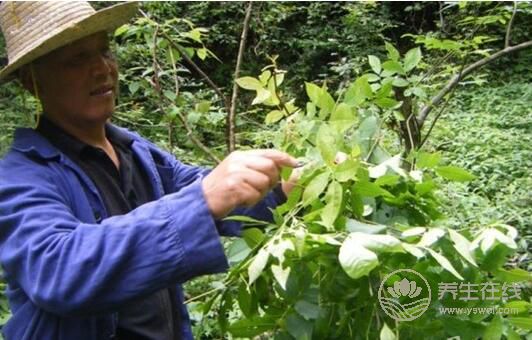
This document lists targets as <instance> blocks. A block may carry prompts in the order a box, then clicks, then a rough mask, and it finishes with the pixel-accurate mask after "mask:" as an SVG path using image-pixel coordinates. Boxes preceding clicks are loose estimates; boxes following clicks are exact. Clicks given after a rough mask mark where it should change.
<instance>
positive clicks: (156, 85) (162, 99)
mask: <svg viewBox="0 0 532 340" xmlns="http://www.w3.org/2000/svg"><path fill="white" fill-rule="evenodd" d="M158 32H159V25H156V26H155V31H154V35H153V48H152V59H153V71H154V72H153V82H152V83H151V84H152V86H153V88H154V90H155V92H157V95H158V96H159V99H160V100H158V101H157V105H158V106H159V110H161V112H162V113H163V114H165V115H166V110H165V109H164V107H163V105H162V103H163V102H169V100H168V98H166V97H165V96H164V94H163V91H162V88H161V81H160V78H159V63H158V61H157V34H158ZM176 91H177V90H176ZM169 104H170V105H174V103H171V102H170V103H169ZM176 116H177V117H178V119H179V120H180V121H181V124H183V127H184V128H185V130H186V131H187V136H188V138H190V140H191V141H192V143H194V144H195V145H196V146H197V147H198V148H200V149H201V150H202V151H203V152H205V154H206V155H207V156H208V157H209V158H211V159H212V160H213V161H215V162H216V163H219V162H220V159H219V158H218V157H216V155H215V154H214V153H213V152H212V151H211V150H210V149H209V148H208V147H207V146H206V145H205V144H203V143H202V142H201V141H200V140H199V139H198V138H197V137H196V136H195V135H194V134H193V131H192V128H191V127H190V125H189V124H188V122H187V119H186V117H185V116H183V114H182V113H181V112H179V111H176ZM169 124H170V125H169V143H170V144H172V136H171V133H172V130H173V127H172V125H171V124H172V121H170V122H169Z"/></svg>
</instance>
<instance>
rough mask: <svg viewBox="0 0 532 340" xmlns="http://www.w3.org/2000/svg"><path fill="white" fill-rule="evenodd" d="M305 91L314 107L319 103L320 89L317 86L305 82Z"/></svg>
mask: <svg viewBox="0 0 532 340" xmlns="http://www.w3.org/2000/svg"><path fill="white" fill-rule="evenodd" d="M305 90H306V91H307V96H308V97H309V99H310V101H311V102H313V103H314V104H315V105H316V106H318V103H319V101H320V95H321V88H320V87H319V86H318V85H315V84H312V83H307V82H305Z"/></svg>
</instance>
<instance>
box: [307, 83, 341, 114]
mask: <svg viewBox="0 0 532 340" xmlns="http://www.w3.org/2000/svg"><path fill="white" fill-rule="evenodd" d="M305 89H306V91H307V95H308V97H309V99H310V101H311V102H313V103H314V104H315V105H316V106H317V107H319V108H320V109H322V111H323V114H324V115H327V114H329V113H330V112H331V111H332V110H333V108H334V105H335V102H334V99H333V97H332V96H331V95H330V94H329V93H328V92H327V90H326V89H323V88H321V87H319V86H317V85H315V84H312V83H307V82H306V83H305Z"/></svg>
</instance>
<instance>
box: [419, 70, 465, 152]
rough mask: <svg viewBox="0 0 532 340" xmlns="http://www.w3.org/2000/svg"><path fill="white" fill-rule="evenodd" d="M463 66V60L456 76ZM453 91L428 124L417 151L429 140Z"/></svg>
mask: <svg viewBox="0 0 532 340" xmlns="http://www.w3.org/2000/svg"><path fill="white" fill-rule="evenodd" d="M464 66H465V60H464V63H462V67H461V68H460V71H459V72H458V74H460V73H462V71H463V70H464ZM454 90H456V86H455V87H453V88H452V89H451V91H450V92H449V97H448V98H447V100H446V101H445V102H444V103H443V105H442V106H441V108H440V110H439V111H438V113H437V114H436V117H434V120H433V121H432V123H431V124H430V127H429V131H427V134H426V135H425V137H423V140H422V141H421V143H419V146H418V150H419V149H421V148H422V147H423V145H424V144H425V142H426V141H427V139H428V138H429V136H430V134H431V132H432V129H433V128H434V126H435V125H436V122H437V121H438V119H439V118H440V116H441V115H442V113H443V111H444V110H445V107H446V106H447V104H449V102H450V101H451V98H452V96H453V94H454ZM420 134H421V131H420Z"/></svg>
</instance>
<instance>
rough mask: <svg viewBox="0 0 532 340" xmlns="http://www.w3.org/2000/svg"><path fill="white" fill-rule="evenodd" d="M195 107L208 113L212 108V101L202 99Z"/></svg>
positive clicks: (198, 110) (201, 111) (200, 111)
mask: <svg viewBox="0 0 532 340" xmlns="http://www.w3.org/2000/svg"><path fill="white" fill-rule="evenodd" d="M194 109H195V110H196V111H197V112H199V113H207V112H209V110H210V109H211V102H210V101H208V100H202V101H200V102H199V103H197V104H196V105H195V107H194Z"/></svg>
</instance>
